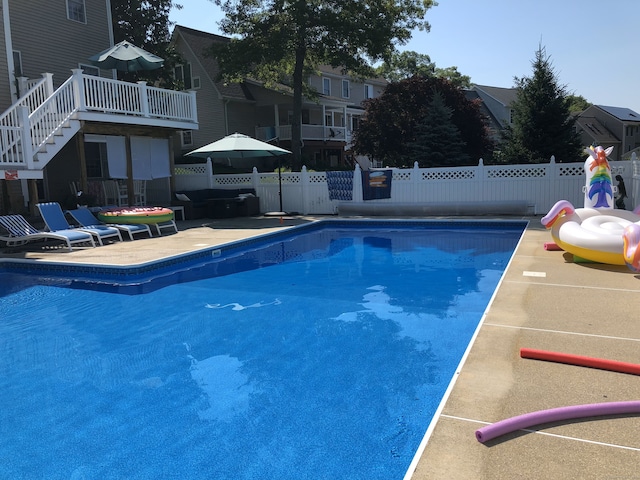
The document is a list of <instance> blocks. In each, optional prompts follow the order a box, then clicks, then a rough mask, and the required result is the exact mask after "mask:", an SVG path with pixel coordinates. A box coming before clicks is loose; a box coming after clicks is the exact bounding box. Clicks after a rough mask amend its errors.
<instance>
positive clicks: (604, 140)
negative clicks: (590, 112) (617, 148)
mask: <svg viewBox="0 0 640 480" xmlns="http://www.w3.org/2000/svg"><path fill="white" fill-rule="evenodd" d="M576 124H577V125H578V126H579V127H580V128H581V129H582V130H584V131H585V133H587V134H588V135H589V136H590V137H591V138H592V139H593V141H594V142H595V143H596V144H598V145H612V144H615V145H618V144H620V140H618V139H617V138H616V137H615V135H613V134H612V133H611V132H610V131H609V130H608V129H607V127H605V126H604V125H603V124H602V123H600V122H599V121H598V120H597V119H596V118H595V117H591V116H584V115H579V116H578V117H576Z"/></svg>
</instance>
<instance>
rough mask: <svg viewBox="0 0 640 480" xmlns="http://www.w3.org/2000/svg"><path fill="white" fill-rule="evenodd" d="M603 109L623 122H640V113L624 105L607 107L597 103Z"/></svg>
mask: <svg viewBox="0 0 640 480" xmlns="http://www.w3.org/2000/svg"><path fill="white" fill-rule="evenodd" d="M596 106H597V107H598V108H600V109H601V110H604V111H605V112H607V113H608V114H609V115H612V116H614V117H616V118H617V119H618V120H622V121H623V122H640V114H639V113H636V112H634V111H633V110H631V109H630V108H623V107H607V106H606V105H596Z"/></svg>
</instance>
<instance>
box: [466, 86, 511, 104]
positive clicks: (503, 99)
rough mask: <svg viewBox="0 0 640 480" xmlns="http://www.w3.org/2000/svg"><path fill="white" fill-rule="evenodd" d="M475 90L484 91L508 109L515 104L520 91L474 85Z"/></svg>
mask: <svg viewBox="0 0 640 480" xmlns="http://www.w3.org/2000/svg"><path fill="white" fill-rule="evenodd" d="M473 88H474V89H477V90H482V91H483V92H484V93H486V94H487V95H489V96H490V97H493V98H495V99H496V100H497V101H498V102H500V103H501V104H502V105H504V106H506V107H508V106H509V105H511V104H512V103H513V102H515V101H516V100H517V98H518V89H516V88H502V87H490V86H488V85H473Z"/></svg>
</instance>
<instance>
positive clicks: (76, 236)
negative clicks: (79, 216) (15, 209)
mask: <svg viewBox="0 0 640 480" xmlns="http://www.w3.org/2000/svg"><path fill="white" fill-rule="evenodd" d="M0 225H2V227H3V228H4V229H5V230H6V231H7V232H9V235H8V236H4V235H0V240H2V241H3V242H6V244H7V246H9V247H14V246H18V245H24V244H25V243H28V242H33V241H36V240H48V239H53V240H59V241H62V242H64V243H66V245H67V247H68V248H69V251H70V252H71V251H72V250H73V247H72V245H76V244H80V243H89V244H91V246H92V247H95V246H96V244H95V242H94V241H93V236H92V235H91V234H90V233H87V232H82V231H80V230H58V231H57V232H41V231H40V230H38V229H37V228H36V227H34V226H33V225H31V224H30V223H29V222H28V221H27V220H26V219H25V218H24V217H23V216H22V215H5V216H1V217H0Z"/></svg>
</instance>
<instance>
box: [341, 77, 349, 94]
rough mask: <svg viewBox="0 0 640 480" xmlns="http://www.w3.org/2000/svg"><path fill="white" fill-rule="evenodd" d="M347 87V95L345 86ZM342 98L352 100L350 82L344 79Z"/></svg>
mask: <svg viewBox="0 0 640 480" xmlns="http://www.w3.org/2000/svg"><path fill="white" fill-rule="evenodd" d="M345 85H346V86H347V94H346V95H345V94H344V86H345ZM342 98H351V83H350V82H349V80H346V79H343V80H342Z"/></svg>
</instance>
